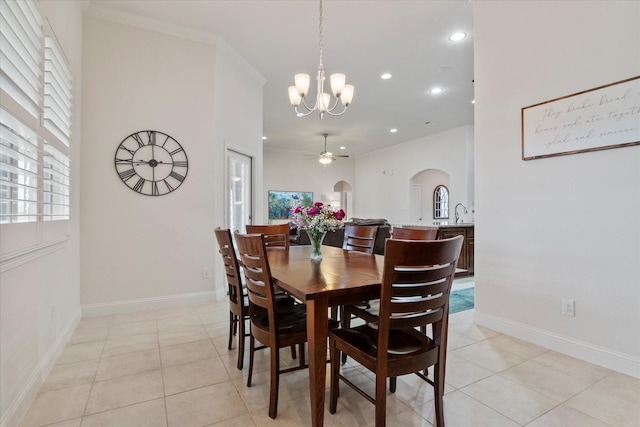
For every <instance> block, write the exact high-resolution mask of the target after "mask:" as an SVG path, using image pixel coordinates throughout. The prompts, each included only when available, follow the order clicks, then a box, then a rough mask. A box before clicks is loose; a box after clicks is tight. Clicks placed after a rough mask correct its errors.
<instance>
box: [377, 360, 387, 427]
mask: <svg viewBox="0 0 640 427" xmlns="http://www.w3.org/2000/svg"><path fill="white" fill-rule="evenodd" d="M386 422H387V378H386V370H385V372H383V375H380V372H377V373H376V427H385V423H386Z"/></svg>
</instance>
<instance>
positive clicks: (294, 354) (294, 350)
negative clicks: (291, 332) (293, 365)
mask: <svg viewBox="0 0 640 427" xmlns="http://www.w3.org/2000/svg"><path fill="white" fill-rule="evenodd" d="M296 357H298V355H297V354H296V346H295V345H292V346H291V358H292V359H295V358H296Z"/></svg>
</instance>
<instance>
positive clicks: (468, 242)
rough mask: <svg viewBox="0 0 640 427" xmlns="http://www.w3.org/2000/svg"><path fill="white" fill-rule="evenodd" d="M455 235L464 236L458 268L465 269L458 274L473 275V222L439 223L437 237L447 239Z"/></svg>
mask: <svg viewBox="0 0 640 427" xmlns="http://www.w3.org/2000/svg"><path fill="white" fill-rule="evenodd" d="M455 236H463V237H464V243H463V244H462V250H461V251H460V258H458V268H459V269H462V270H466V271H464V272H460V273H458V276H473V264H474V243H475V242H474V238H475V228H474V226H473V224H456V225H450V226H442V225H441V226H439V227H438V239H449V238H451V237H455Z"/></svg>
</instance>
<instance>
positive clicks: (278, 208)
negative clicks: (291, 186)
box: [269, 191, 313, 219]
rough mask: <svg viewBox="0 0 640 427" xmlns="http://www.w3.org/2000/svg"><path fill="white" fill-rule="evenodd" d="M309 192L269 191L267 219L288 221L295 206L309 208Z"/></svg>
mask: <svg viewBox="0 0 640 427" xmlns="http://www.w3.org/2000/svg"><path fill="white" fill-rule="evenodd" d="M312 203H313V193H312V192H310V191H269V219H289V216H290V215H291V213H293V209H294V208H295V206H297V205H299V204H302V205H303V206H311V204H312Z"/></svg>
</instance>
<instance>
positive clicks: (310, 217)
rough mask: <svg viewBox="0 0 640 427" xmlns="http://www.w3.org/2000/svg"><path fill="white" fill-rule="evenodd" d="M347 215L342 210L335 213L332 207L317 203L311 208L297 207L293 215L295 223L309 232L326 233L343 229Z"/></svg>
mask: <svg viewBox="0 0 640 427" xmlns="http://www.w3.org/2000/svg"><path fill="white" fill-rule="evenodd" d="M344 217H345V213H344V211H343V210H342V209H340V210H337V211H334V210H332V209H331V206H329V205H325V204H324V203H322V202H315V203H314V204H313V205H311V206H310V207H306V208H305V207H303V206H301V205H298V206H296V208H295V209H294V211H293V214H292V215H291V219H292V220H293V222H294V223H295V224H296V225H297V226H298V227H299V228H301V229H305V230H307V231H312V232H319V233H326V232H327V231H333V230H335V229H336V228H341V227H342V226H343V225H344V223H343V222H342V220H343V219H344Z"/></svg>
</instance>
